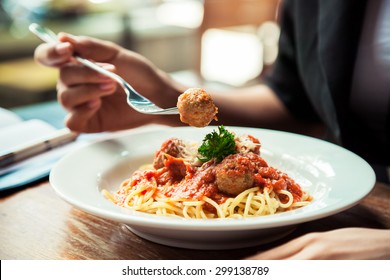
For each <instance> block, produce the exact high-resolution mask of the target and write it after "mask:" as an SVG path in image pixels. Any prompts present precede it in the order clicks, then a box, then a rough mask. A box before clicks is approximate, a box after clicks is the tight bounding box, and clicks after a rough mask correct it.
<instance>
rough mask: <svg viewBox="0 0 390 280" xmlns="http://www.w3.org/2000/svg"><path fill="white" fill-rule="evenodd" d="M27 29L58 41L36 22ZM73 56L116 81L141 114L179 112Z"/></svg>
mask: <svg viewBox="0 0 390 280" xmlns="http://www.w3.org/2000/svg"><path fill="white" fill-rule="evenodd" d="M29 29H30V31H31V32H32V33H34V34H35V35H37V36H38V37H39V38H40V39H41V40H42V41H44V42H46V43H58V39H57V35H56V34H55V33H54V32H53V31H51V30H50V29H48V28H46V27H42V26H40V25H39V24H37V23H32V24H30V26H29ZM74 58H75V59H76V60H77V61H78V62H80V63H81V64H83V65H84V66H86V67H89V68H91V69H93V70H95V71H97V72H99V73H100V74H103V75H106V76H108V77H110V78H111V79H113V80H114V81H116V82H117V83H118V84H119V85H120V86H121V87H122V88H123V90H124V91H125V93H126V95H127V104H129V106H130V107H132V108H133V109H134V110H136V111H138V112H140V113H143V114H154V115H175V114H178V113H179V111H178V109H177V107H172V108H167V109H162V108H160V107H158V106H157V105H156V104H154V103H153V102H151V101H150V100H149V99H147V98H146V97H144V96H142V95H141V94H139V93H138V92H137V91H136V90H135V89H134V88H133V87H132V86H131V85H130V84H129V83H128V82H126V81H125V80H124V79H123V78H122V77H120V76H119V75H117V74H115V73H113V72H110V71H108V70H106V69H104V68H102V67H100V66H99V65H97V64H96V63H94V62H92V61H90V60H88V59H85V58H82V57H80V56H74Z"/></svg>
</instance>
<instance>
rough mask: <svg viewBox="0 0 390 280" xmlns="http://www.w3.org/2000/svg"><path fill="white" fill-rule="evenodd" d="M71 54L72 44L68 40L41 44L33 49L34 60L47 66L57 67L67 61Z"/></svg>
mask: <svg viewBox="0 0 390 280" xmlns="http://www.w3.org/2000/svg"><path fill="white" fill-rule="evenodd" d="M72 55H73V46H72V45H71V44H70V43H69V42H63V43H59V44H41V45H39V46H38V47H37V48H36V49H35V54H34V57H35V60H36V61H37V62H39V63H41V64H43V65H46V66H49V67H59V66H61V65H63V64H65V63H67V62H69V61H70V60H71V58H72Z"/></svg>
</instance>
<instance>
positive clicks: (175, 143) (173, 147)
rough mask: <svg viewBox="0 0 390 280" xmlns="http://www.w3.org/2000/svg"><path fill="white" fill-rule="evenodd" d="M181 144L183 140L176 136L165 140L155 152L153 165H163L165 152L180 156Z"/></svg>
mask: <svg viewBox="0 0 390 280" xmlns="http://www.w3.org/2000/svg"><path fill="white" fill-rule="evenodd" d="M183 146H184V145H183V142H182V141H181V140H180V139H178V138H170V139H168V140H166V141H165V142H164V143H163V144H162V145H161V147H160V149H159V150H158V151H157V152H156V155H155V157H154V161H153V167H154V168H156V169H159V168H162V167H164V160H165V154H168V155H170V156H173V157H181V155H182V151H183Z"/></svg>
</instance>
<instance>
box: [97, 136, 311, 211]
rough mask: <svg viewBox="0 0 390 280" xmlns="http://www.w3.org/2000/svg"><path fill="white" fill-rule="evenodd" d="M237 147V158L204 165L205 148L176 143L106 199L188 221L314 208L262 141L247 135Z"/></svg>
mask: <svg viewBox="0 0 390 280" xmlns="http://www.w3.org/2000/svg"><path fill="white" fill-rule="evenodd" d="M234 141H235V143H236V151H235V153H234V154H231V155H228V156H227V157H225V158H224V159H223V160H222V161H221V162H216V161H215V160H214V159H211V160H209V161H207V162H204V163H202V162H200V161H199V160H198V156H197V152H196V151H197V148H198V146H199V145H197V144H194V143H190V142H186V141H184V140H180V139H177V138H171V139H169V140H167V141H165V142H164V143H163V145H162V146H161V148H160V149H159V150H158V151H157V153H156V155H155V158H154V161H153V164H151V165H148V166H144V167H142V168H140V169H139V170H137V171H135V172H134V173H133V175H132V176H131V177H130V178H128V179H126V180H124V181H123V182H122V184H121V186H120V188H119V190H118V191H117V192H115V193H114V194H111V193H108V192H105V195H106V197H107V198H109V199H110V200H111V201H113V202H114V203H115V204H117V205H120V206H122V207H125V208H129V209H133V210H137V211H141V212H145V213H150V214H156V215H161V216H178V217H184V218H188V219H194V218H195V219H209V218H242V217H258V216H265V215H272V214H275V213H279V212H283V211H288V210H292V209H295V208H299V207H302V206H305V205H307V204H309V203H310V200H311V197H310V196H309V195H308V194H307V193H306V192H304V191H303V190H302V188H301V187H300V186H299V185H298V184H297V183H296V182H294V180H293V179H292V178H290V177H289V176H288V175H287V174H285V173H282V172H281V171H279V170H277V169H276V168H273V167H270V166H268V164H267V163H266V161H265V160H264V159H263V158H262V157H260V142H259V141H258V139H256V138H254V137H253V136H250V135H244V136H240V137H235V140H234Z"/></svg>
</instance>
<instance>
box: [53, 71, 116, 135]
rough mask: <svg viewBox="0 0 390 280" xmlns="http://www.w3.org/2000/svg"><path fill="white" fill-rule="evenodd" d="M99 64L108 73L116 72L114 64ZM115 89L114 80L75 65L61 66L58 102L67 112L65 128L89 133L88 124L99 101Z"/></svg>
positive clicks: (99, 104)
mask: <svg viewBox="0 0 390 280" xmlns="http://www.w3.org/2000/svg"><path fill="white" fill-rule="evenodd" d="M99 65H100V66H102V67H103V68H105V69H107V70H109V71H114V70H115V67H114V66H113V65H109V64H99ZM116 90H117V84H116V82H115V81H113V80H112V79H111V78H108V77H106V76H104V75H102V74H99V73H97V72H96V71H94V70H92V69H89V68H86V67H84V66H82V65H77V64H66V65H64V66H63V67H61V71H60V79H59V82H58V84H57V92H58V101H59V102H60V103H61V105H62V106H63V107H64V108H65V109H67V110H68V111H69V115H68V117H67V119H66V120H65V123H66V126H67V127H69V128H70V129H71V130H74V131H80V132H92V131H89V130H90V127H91V124H90V121H91V120H92V119H94V116H95V114H96V113H97V111H98V110H99V109H100V107H101V105H102V100H101V98H103V97H105V96H108V95H112V94H113V93H115V91H116Z"/></svg>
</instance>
